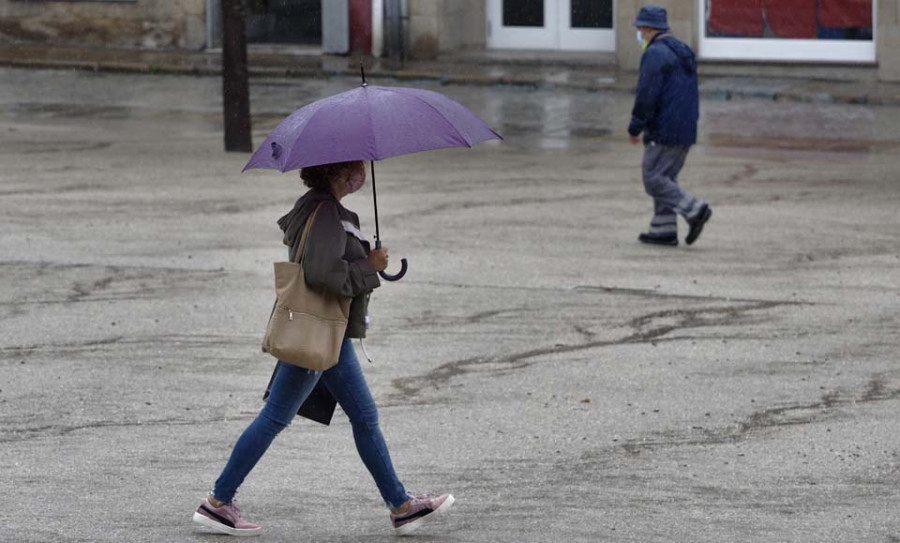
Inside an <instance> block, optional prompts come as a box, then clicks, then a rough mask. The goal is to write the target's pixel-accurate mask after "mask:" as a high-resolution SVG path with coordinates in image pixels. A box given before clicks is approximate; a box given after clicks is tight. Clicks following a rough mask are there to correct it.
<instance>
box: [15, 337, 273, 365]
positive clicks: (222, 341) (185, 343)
mask: <svg viewBox="0 0 900 543" xmlns="http://www.w3.org/2000/svg"><path fill="white" fill-rule="evenodd" d="M257 340H258V337H257V336H256V335H255V334H253V335H245V336H238V335H235V334H221V335H216V334H194V335H188V334H181V335H179V334H156V335H148V336H141V337H136V336H135V337H126V336H112V337H108V338H103V339H97V340H90V341H81V342H70V343H39V344H32V345H14V346H11V347H0V360H2V359H4V358H8V359H11V360H18V359H19V358H21V357H22V356H30V355H31V354H35V353H42V352H50V353H58V352H69V351H88V352H92V351H96V350H98V348H102V347H105V346H108V345H132V346H133V345H152V346H154V347H156V348H158V347H159V346H160V345H173V346H178V347H182V348H183V347H189V346H198V347H204V348H205V347H208V346H209V345H239V346H246V345H255V344H256V341H257Z"/></svg>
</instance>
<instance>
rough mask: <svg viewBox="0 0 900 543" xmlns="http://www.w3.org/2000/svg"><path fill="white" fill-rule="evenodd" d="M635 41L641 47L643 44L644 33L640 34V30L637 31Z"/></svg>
mask: <svg viewBox="0 0 900 543" xmlns="http://www.w3.org/2000/svg"><path fill="white" fill-rule="evenodd" d="M637 42H638V45H640V46H641V47H643V46H644V35H643V34H641V31H640V30H638V31H637Z"/></svg>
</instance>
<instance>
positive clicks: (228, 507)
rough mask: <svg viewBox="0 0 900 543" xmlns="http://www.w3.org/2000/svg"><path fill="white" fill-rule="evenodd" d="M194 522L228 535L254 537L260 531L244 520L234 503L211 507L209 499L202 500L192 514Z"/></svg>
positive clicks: (260, 529)
mask: <svg viewBox="0 0 900 543" xmlns="http://www.w3.org/2000/svg"><path fill="white" fill-rule="evenodd" d="M194 522H196V523H197V524H199V525H201V526H205V527H207V528H210V529H212V530H215V531H217V532H222V533H223V534H228V535H236V536H254V535H259V533H260V532H261V531H262V528H260V527H259V526H257V525H256V524H251V523H249V522H247V521H246V520H244V515H243V514H242V513H241V510H240V509H239V508H238V506H237V505H236V504H235V503H234V502H231V503H226V504H225V505H223V506H222V507H213V505H212V504H211V503H209V499H204V500H203V502H201V503H200V507H198V508H197V511H196V512H195V513H194Z"/></svg>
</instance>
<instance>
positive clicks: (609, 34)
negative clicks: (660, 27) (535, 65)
mask: <svg viewBox="0 0 900 543" xmlns="http://www.w3.org/2000/svg"><path fill="white" fill-rule="evenodd" d="M614 4H615V2H614V1H613V0H488V1H487V10H488V13H487V20H488V38H487V45H488V47H489V48H491V49H549V50H567V51H615V48H616V35H615V31H614V30H613V21H615V13H614V12H613V10H614V7H615V6H614Z"/></svg>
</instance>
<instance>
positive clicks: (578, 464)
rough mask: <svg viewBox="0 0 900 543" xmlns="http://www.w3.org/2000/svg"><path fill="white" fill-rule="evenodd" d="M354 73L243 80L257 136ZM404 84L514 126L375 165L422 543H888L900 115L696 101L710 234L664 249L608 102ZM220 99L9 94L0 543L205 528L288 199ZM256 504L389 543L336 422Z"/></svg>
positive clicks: (182, 87)
mask: <svg viewBox="0 0 900 543" xmlns="http://www.w3.org/2000/svg"><path fill="white" fill-rule="evenodd" d="M373 82H374V83H376V84H379V81H377V80H376V81H373ZM355 84H356V81H355V80H354V79H353V78H350V77H346V78H341V77H332V78H330V79H320V80H316V79H283V78H257V79H254V81H253V86H252V100H253V112H254V129H255V140H254V141H255V143H257V144H258V143H259V142H261V141H262V139H263V137H264V136H265V134H266V133H267V132H268V130H270V129H271V128H273V127H274V126H275V124H277V122H278V121H279V120H280V119H281V118H282V117H283V116H284V115H286V114H288V113H290V112H291V111H292V110H293V109H294V108H296V107H298V106H299V105H301V104H302V103H305V102H307V101H309V100H313V99H316V98H319V97H322V96H326V95H328V94H332V93H335V92H339V91H342V90H346V89H348V88H351V87H352V86H353V85H355ZM386 84H391V82H386ZM406 84H410V83H408V82H407V83H406ZM420 84H421V85H432V86H433V88H435V89H436V90H440V91H441V92H444V93H446V94H448V95H450V96H452V97H454V98H456V99H458V100H460V101H461V102H462V103H464V104H465V105H467V106H469V107H471V108H472V109H473V110H475V111H476V112H477V113H479V114H480V115H482V116H483V117H484V118H485V119H486V120H487V121H488V122H489V123H491V124H492V125H493V126H494V127H495V128H497V129H498V130H499V131H500V132H501V133H503V134H504V135H505V136H506V141H504V142H502V143H487V144H482V145H479V146H477V147H476V148H474V149H454V150H444V151H436V152H430V153H424V154H418V155H410V156H406V157H398V158H394V159H390V160H387V161H383V162H380V163H378V164H377V165H376V168H377V174H378V180H379V200H380V202H379V208H380V211H381V212H382V216H381V228H382V235H383V237H384V240H385V244H386V245H387V246H389V247H391V254H392V255H393V256H394V257H395V260H396V258H397V257H400V256H405V257H408V258H409V260H410V265H411V271H410V273H409V275H408V276H407V278H406V279H404V280H403V281H401V282H398V283H394V284H387V285H384V286H383V287H382V288H380V289H378V290H377V291H376V293H375V295H374V297H373V304H372V313H373V314H372V317H373V330H372V336H371V338H370V340H368V341H367V345H368V348H369V351H370V353H371V354H372V355H373V356H374V358H375V360H376V362H375V364H374V365H366V367H365V371H366V374H367V378H368V379H369V381H370V384H371V386H372V389H373V393H374V395H375V397H376V400H377V401H378V403H379V405H380V406H381V420H382V425H383V428H384V432H385V434H386V436H387V439H388V442H389V446H390V448H391V451H392V455H393V457H394V460H395V464H396V465H397V468H398V472H399V473H400V475H401V478H402V479H403V480H404V482H405V483H406V484H407V486H408V487H409V488H410V490H413V491H415V492H443V491H450V492H453V493H454V494H455V495H456V497H457V499H458V503H457V505H456V506H454V509H453V513H452V514H451V516H450V517H448V518H446V519H444V520H442V521H441V522H440V523H435V524H433V525H431V526H429V527H428V528H427V529H425V530H423V531H422V532H421V533H422V535H421V537H420V539H424V540H428V541H460V542H478V541H484V542H495V541H517V542H530V541H534V542H538V541H540V542H543V541H548V540H557V541H635V542H647V541H710V542H713V541H716V542H721V541H735V542H738V541H740V542H747V541H803V542H806V541H808V542H823V541H866V542H868V541H879V542H882V541H883V542H888V541H897V540H900V521H898V518H900V508H898V507H900V506H898V503H900V502H898V498H900V487H898V479H900V423H898V420H897V417H896V413H897V408H898V405H900V368H898V365H897V355H896V353H897V352H898V347H900V340H898V339H897V334H896V330H897V327H898V324H900V322H898V321H900V311H898V309H900V276H898V267H900V216H898V214H897V211H896V210H897V207H898V204H900V185H898V183H897V175H896V172H897V171H898V166H900V158H898V157H900V153H898V147H900V128H898V127H900V108H894V107H887V106H866V105H847V104H830V103H773V102H772V101H771V100H764V99H759V100H739V101H724V100H711V99H707V100H704V102H703V104H702V121H701V129H700V131H701V141H700V142H699V144H698V145H697V146H696V147H695V148H694V150H693V151H692V153H691V156H690V157H689V159H688V164H687V167H686V169H685V170H684V172H683V174H682V177H681V181H682V183H683V184H684V185H685V187H686V188H687V189H688V190H690V191H692V192H694V193H695V194H697V195H698V196H700V197H702V198H704V199H706V200H708V201H709V202H710V203H711V205H712V206H713V208H714V209H715V215H714V217H713V219H712V221H711V222H710V223H709V225H708V227H707V230H706V231H705V232H704V234H703V236H702V237H701V239H700V240H699V241H698V242H697V244H695V245H694V246H691V247H686V246H684V245H682V246H680V247H678V248H674V249H668V248H667V249H663V248H652V247H645V246H641V245H639V244H638V243H637V242H636V235H637V233H638V232H639V231H640V230H641V229H643V228H645V227H646V225H647V222H648V220H649V217H650V212H651V205H650V202H649V199H648V198H647V197H646V196H645V195H644V194H643V190H642V186H641V182H640V179H639V168H638V166H639V162H640V149H639V148H637V147H633V146H631V145H630V144H629V143H628V141H627V137H626V136H625V135H624V126H625V125H626V122H627V119H628V111H629V105H630V104H629V101H630V99H629V97H628V96H627V95H626V94H624V93H615V92H610V93H604V92H592V93H589V92H579V91H566V90H560V89H556V90H549V89H537V90H529V89H525V88H521V87H491V88H484V87H476V86H453V85H442V86H440V87H438V86H437V83H434V82H427V81H423V82H420ZM219 92H220V80H219V79H217V78H214V77H212V78H202V77H184V76H172V75H156V76H147V75H113V74H109V73H91V72H68V71H31V70H16V69H0V104H2V109H0V161H2V165H3V168H2V169H0V225H2V226H0V273H2V277H3V281H2V282H0V451H2V454H0V473H2V474H3V476H2V477H0V526H2V527H3V528H2V530H3V531H2V537H0V540H2V541H15V542H17V543H18V542H55V541H60V542H69V541H73V542H75V541H135V542H140V541H146V542H158V541H210V540H212V539H213V538H211V537H209V536H207V535H204V534H198V533H195V532H194V530H193V527H192V526H191V523H190V515H191V513H192V510H193V508H195V507H196V504H197V501H198V500H199V498H200V497H201V496H202V495H203V493H204V492H205V490H206V489H208V488H209V486H210V485H211V484H212V481H213V480H214V478H215V477H216V475H217V474H218V470H220V469H221V467H222V465H223V464H224V461H225V459H226V458H227V454H228V453H229V451H230V447H231V445H232V444H233V442H234V440H235V439H236V438H237V436H238V434H239V433H240V431H241V430H242V429H243V428H244V427H245V426H246V425H247V424H248V423H249V422H250V421H251V420H252V418H253V417H254V416H255V413H256V412H257V411H258V409H259V407H260V393H261V392H262V390H263V389H264V387H265V384H266V382H267V380H268V377H269V373H270V371H271V366H272V362H271V360H270V358H268V357H267V355H264V354H262V353H260V352H259V341H260V339H261V335H262V330H263V328H264V326H265V321H266V318H267V316H268V312H269V310H270V309H271V300H272V292H271V262H273V261H275V260H280V259H282V258H283V256H284V255H283V252H284V250H283V247H282V246H281V245H280V239H281V238H280V235H279V231H278V229H277V227H276V226H275V224H274V221H275V219H277V217H278V216H280V214H281V213H283V212H284V211H286V210H287V209H288V208H289V207H290V206H291V205H292V203H293V200H294V198H295V197H296V196H297V195H298V193H299V191H300V189H299V181H298V180H297V178H296V174H285V175H281V174H278V173H273V172H265V171H252V172H248V173H245V174H240V169H241V167H242V166H243V164H244V162H245V161H246V160H247V158H248V156H247V155H244V154H225V153H223V152H222V136H221V109H220V102H219ZM347 205H348V207H350V208H351V209H354V210H356V211H358V212H359V213H360V216H361V219H362V222H363V228H364V230H367V231H369V232H371V231H372V230H373V219H372V212H371V202H370V194H369V192H368V191H367V190H366V189H364V190H363V191H361V193H360V194H357V195H353V196H351V197H349V198H348V199H347ZM680 228H681V229H682V232H681V234H682V236H683V234H684V233H685V228H684V223H681V225H680ZM240 498H241V500H242V501H243V503H244V508H245V510H246V511H247V513H248V515H249V516H250V518H251V519H252V520H255V521H257V522H260V523H262V524H263V525H264V526H265V528H266V533H265V535H264V538H265V540H266V541H296V540H298V539H302V540H310V541H381V540H390V539H391V538H392V536H391V534H390V531H389V525H388V522H387V515H386V512H385V511H384V509H383V508H382V507H381V504H380V503H379V499H378V494H377V492H376V490H375V487H374V485H373V484H372V483H371V481H370V479H369V478H368V475H367V474H366V472H365V470H364V468H363V467H362V465H361V463H360V462H359V460H358V458H357V456H356V453H355V450H354V448H353V444H352V439H351V436H350V428H349V424H348V423H347V422H346V420H345V418H344V417H343V416H341V415H339V416H338V420H337V421H336V422H335V424H334V425H333V427H331V428H324V427H321V426H317V425H314V424H312V423H309V422H306V421H298V422H297V423H295V424H294V425H293V426H292V427H291V428H290V429H289V430H287V431H286V432H285V433H284V434H282V435H281V436H280V437H279V439H278V440H277V441H276V443H275V445H274V446H273V448H272V449H271V450H270V452H269V454H268V455H267V456H266V457H265V459H264V460H263V461H262V462H261V464H260V465H259V466H258V467H257V469H256V470H255V471H254V472H253V473H252V475H251V477H250V478H249V479H248V481H247V482H246V484H245V485H244V487H243V488H242V491H241V494H240Z"/></svg>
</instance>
